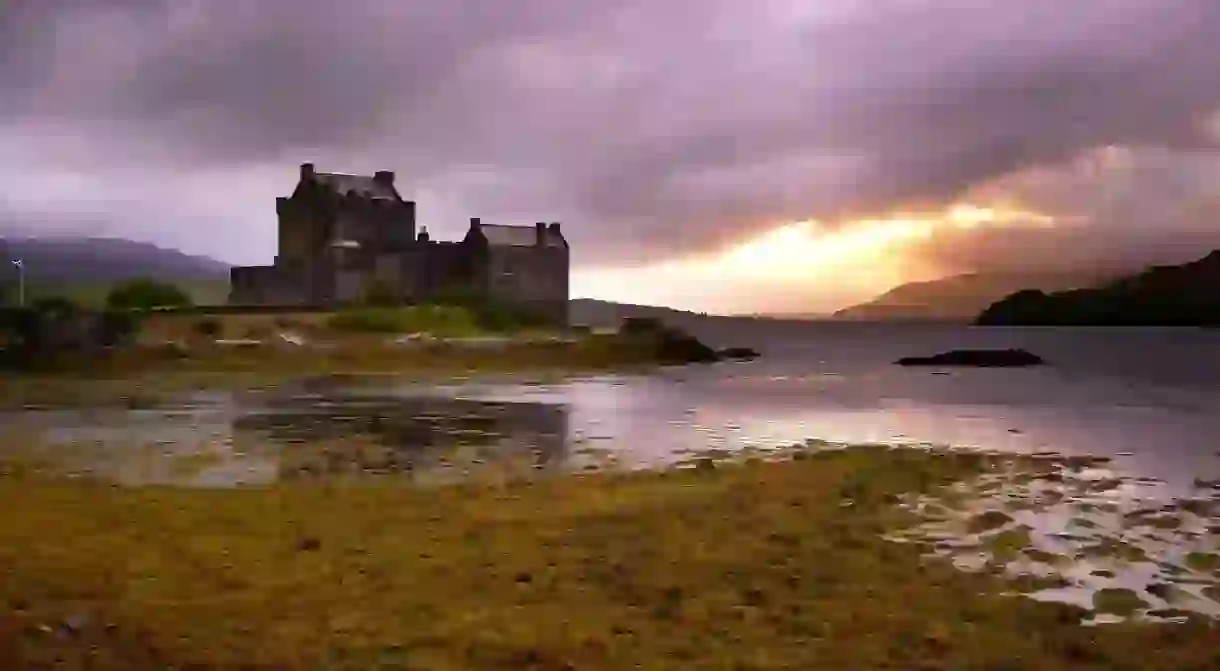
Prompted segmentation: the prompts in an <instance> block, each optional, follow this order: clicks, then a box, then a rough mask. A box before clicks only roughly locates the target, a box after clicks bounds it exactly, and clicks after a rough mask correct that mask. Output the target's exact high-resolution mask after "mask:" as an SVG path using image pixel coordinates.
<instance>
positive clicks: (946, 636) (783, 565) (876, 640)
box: [0, 448, 1220, 670]
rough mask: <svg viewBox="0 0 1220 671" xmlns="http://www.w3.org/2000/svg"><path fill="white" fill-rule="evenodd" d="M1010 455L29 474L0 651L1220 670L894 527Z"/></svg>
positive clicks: (42, 656) (182, 661) (430, 661)
mask: <svg viewBox="0 0 1220 671" xmlns="http://www.w3.org/2000/svg"><path fill="white" fill-rule="evenodd" d="M802 456H804V455H802ZM994 459H995V458H988V457H982V456H970V455H964V454H959V455H953V456H936V455H933V454H928V453H924V452H919V451H913V450H911V451H892V450H883V449H875V448H857V449H851V450H847V451H841V452H826V453H815V454H811V455H808V456H805V458H802V459H797V460H793V461H788V462H781V463H766V462H755V463H752V464H747V465H744V466H735V467H726V466H721V467H712V466H711V465H710V463H706V462H701V463H702V464H703V466H704V467H703V468H697V469H691V470H684V471H677V472H670V473H659V474H658V473H654V474H635V475H621V474H617V475H616V474H596V475H588V476H580V477H571V478H563V479H548V480H543V481H539V482H534V483H517V484H514V483H498V484H486V483H484V484H474V483H472V484H467V485H460V486H453V487H445V488H440V489H435V490H428V491H422V490H413V489H409V488H404V487H401V486H396V485H393V484H389V483H387V484H385V485H368V486H351V485H348V486H343V485H322V484H313V485H304V484H300V485H282V486H278V487H273V488H266V489H251V490H238V491H185V490H171V489H157V488H149V489H138V490H122V489H114V488H111V487H108V486H104V485H98V484H83V483H81V484H74V483H69V482H63V481H55V480H45V479H41V478H39V477H33V476H24V477H23V476H20V475H13V476H9V477H5V478H0V506H3V509H4V510H6V511H14V510H20V511H21V514H19V515H16V514H6V515H5V516H3V517H2V518H0V575H3V576H4V579H3V580H0V599H3V601H0V603H5V604H7V607H6V608H5V609H3V611H0V612H3V613H4V615H3V616H2V620H0V667H3V668H25V667H28V666H32V665H34V664H37V663H42V662H47V661H49V660H51V659H53V658H55V657H56V656H59V657H61V658H63V659H65V660H67V661H68V662H69V663H79V662H81V661H82V660H84V659H85V658H86V657H88V656H89V655H90V652H89V651H90V649H91V648H92V649H94V650H95V651H96V652H95V653H93V657H92V659H93V662H94V663H95V664H96V666H95V667H93V668H115V669H120V668H121V669H142V668H165V667H166V666H167V665H175V666H178V667H179V668H181V667H182V666H186V665H191V664H194V665H197V666H196V667H192V668H211V666H213V665H214V666H220V667H225V668H240V667H244V668H311V669H312V668H336V669H337V668H352V669H367V668H412V669H621V668H641V667H642V668H658V669H660V668H673V669H691V668H708V669H781V668H782V669H836V670H838V669H876V668H890V669H961V668H972V669H973V668H978V669H1137V668H1138V669H1148V668H1164V669H1204V668H1216V666H1215V665H1216V664H1217V662H1220V659H1218V658H1217V656H1218V654H1220V653H1217V651H1218V650H1220V635H1218V633H1217V630H1215V629H1214V628H1210V627H1208V626H1207V625H1206V624H1203V623H1201V622H1199V621H1192V622H1190V623H1187V624H1183V625H1174V626H1146V625H1134V624H1131V625H1127V624H1124V625H1113V626H1105V627H1093V628H1082V627H1080V626H1079V624H1078V621H1079V619H1080V616H1081V612H1079V611H1078V610H1077V609H1073V608H1070V607H1066V606H1059V605H1051V604H1044V603H1037V602H1034V601H1032V600H1028V599H1023V598H1016V597H1011V596H1002V595H1001V593H1002V592H1003V591H1004V590H1005V589H1007V588H1008V587H1009V586H1008V585H1006V584H1005V583H1004V582H1003V581H1002V580H1001V579H1000V578H998V577H995V576H992V575H987V574H966V573H960V572H958V571H956V570H955V569H953V568H952V567H951V566H949V565H947V564H946V563H942V562H928V561H927V560H924V559H922V558H921V551H922V549H921V548H920V547H919V546H918V545H916V544H905V545H903V544H895V543H890V542H887V541H884V540H882V539H881V537H880V536H881V534H882V533H884V532H887V531H892V530H895V529H898V528H900V527H905V526H906V525H909V524H910V523H912V522H913V517H912V515H911V514H910V513H907V512H904V511H902V510H900V509H898V508H897V507H895V506H894V505H893V503H894V501H895V499H896V496H897V495H898V494H899V493H903V492H920V491H927V490H931V489H935V488H937V487H939V486H940V485H943V484H946V483H949V482H952V481H955V480H960V479H965V478H970V477H972V476H973V475H975V474H978V473H981V472H984V471H986V470H988V467H989V464H990V462H991V461H993V460H994ZM23 665H24V666H23ZM637 665H638V666H637Z"/></svg>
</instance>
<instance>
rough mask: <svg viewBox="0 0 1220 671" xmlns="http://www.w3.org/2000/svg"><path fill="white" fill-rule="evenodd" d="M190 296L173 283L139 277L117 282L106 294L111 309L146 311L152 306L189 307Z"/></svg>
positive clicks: (190, 303)
mask: <svg viewBox="0 0 1220 671" xmlns="http://www.w3.org/2000/svg"><path fill="white" fill-rule="evenodd" d="M192 305H193V303H192V302H191V297H190V296H188V295H186V293H185V292H183V291H182V290H181V289H179V288H178V287H177V286H175V285H173V284H168V283H165V282H158V281H157V280H154V279H150V278H140V279H136V280H131V281H130V282H123V283H121V284H117V285H115V286H114V288H112V289H111V290H110V293H109V294H107V295H106V307H107V308H109V309H111V310H140V311H148V310H152V309H154V308H166V307H174V308H178V307H191V306H192Z"/></svg>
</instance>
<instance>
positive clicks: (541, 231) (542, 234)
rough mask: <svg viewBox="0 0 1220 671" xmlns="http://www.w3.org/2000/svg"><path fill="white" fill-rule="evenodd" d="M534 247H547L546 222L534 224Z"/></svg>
mask: <svg viewBox="0 0 1220 671" xmlns="http://www.w3.org/2000/svg"><path fill="white" fill-rule="evenodd" d="M534 245H536V246H538V247H546V223H544V222H541V221H540V222H538V223H536V224H534Z"/></svg>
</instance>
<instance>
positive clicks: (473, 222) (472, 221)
mask: <svg viewBox="0 0 1220 671" xmlns="http://www.w3.org/2000/svg"><path fill="white" fill-rule="evenodd" d="M482 225H483V224H482V220H480V219H479V218H478V217H471V218H470V227H471V228H472V229H473V228H479V227H480V226H482Z"/></svg>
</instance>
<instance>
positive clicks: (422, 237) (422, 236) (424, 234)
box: [416, 226, 429, 242]
mask: <svg viewBox="0 0 1220 671" xmlns="http://www.w3.org/2000/svg"><path fill="white" fill-rule="evenodd" d="M416 239H417V240H419V241H420V242H428V240H429V236H428V227H427V226H422V227H420V229H419V235H418V236H417V237H416Z"/></svg>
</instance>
